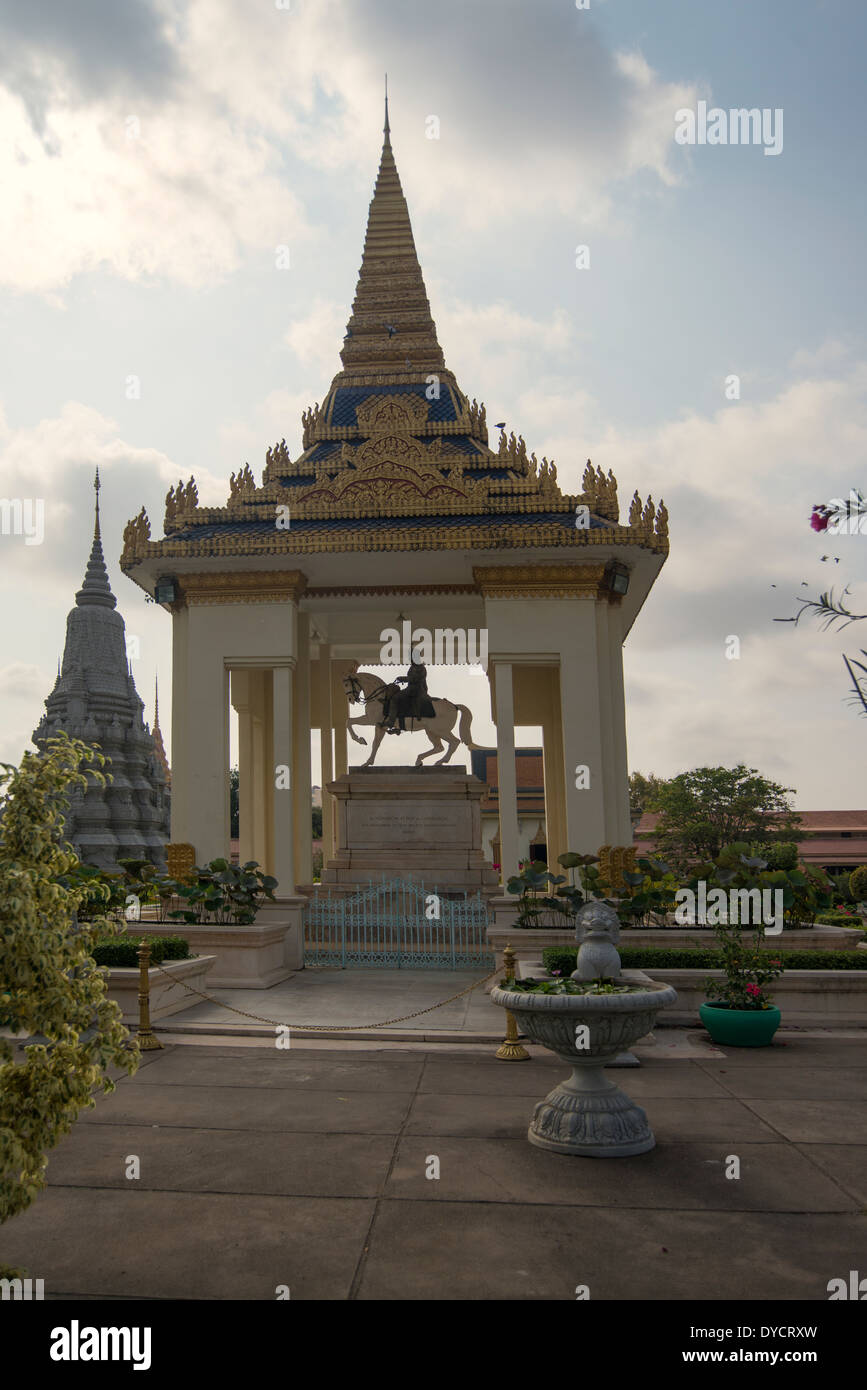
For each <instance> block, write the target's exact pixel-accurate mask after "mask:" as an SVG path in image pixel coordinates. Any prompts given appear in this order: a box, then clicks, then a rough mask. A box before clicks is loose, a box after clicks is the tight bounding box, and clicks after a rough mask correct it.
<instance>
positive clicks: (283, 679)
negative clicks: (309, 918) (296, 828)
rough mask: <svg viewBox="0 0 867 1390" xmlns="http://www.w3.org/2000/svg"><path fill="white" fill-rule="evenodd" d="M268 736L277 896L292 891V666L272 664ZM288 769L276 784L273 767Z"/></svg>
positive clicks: (293, 876) (293, 781)
mask: <svg viewBox="0 0 867 1390" xmlns="http://www.w3.org/2000/svg"><path fill="white" fill-rule="evenodd" d="M271 678H272V708H273V716H272V725H271V727H272V738H273V762H272V765H271V768H270V775H271V795H272V798H273V799H272V806H273V814H272V825H273V835H274V840H273V845H274V852H273V859H272V861H271V862H272V868H271V873H272V874H274V876H275V878H276V879H277V884H278V887H277V890H276V891H277V892H278V894H279V895H280V897H281V898H285V897H290V896H291V895H292V894H293V893H294V892H295V854H294V848H295V847H294V843H293V837H292V800H293V795H294V792H293V788H294V785H295V778H296V775H297V769H296V768H295V767H294V766H293V761H294V760H293V748H292V742H293V738H292V734H293V729H292V668H291V667H290V666H288V665H286V666H275V667H274V669H273V671H272V673H271ZM278 768H281V769H282V768H288V769H289V783H290V785H289V786H288V787H286V786H278V781H280V782H283V781H285V777H282V776H281V777H280V778H278V776H277V769H278Z"/></svg>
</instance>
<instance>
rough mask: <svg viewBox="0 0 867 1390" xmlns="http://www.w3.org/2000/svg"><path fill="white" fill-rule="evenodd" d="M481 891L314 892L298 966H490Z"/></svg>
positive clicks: (397, 884) (396, 884) (376, 887)
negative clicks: (448, 893) (449, 893)
mask: <svg viewBox="0 0 867 1390" xmlns="http://www.w3.org/2000/svg"><path fill="white" fill-rule="evenodd" d="M487 927H488V908H487V904H486V902H485V900H484V899H483V898H482V896H481V894H480V893H476V894H474V895H470V894H461V896H460V897H448V896H446V893H445V892H442V893H441V892H439V891H438V890H437V889H436V888H429V887H427V886H426V885H425V884H421V883H414V882H406V881H404V880H402V879H392V880H390V881H389V882H382V883H373V882H371V883H370V884H368V886H367V888H364V889H362V890H361V891H359V892H356V893H351V894H347V893H334V892H332V891H328V890H322V889H317V890H316V892H315V893H314V894H313V896H312V897H311V898H310V901H309V903H308V906H307V908H306V909H305V913H304V964H305V965H332V966H343V967H344V968H345V967H346V966H356V967H357V966H368V967H377V968H379V969H380V970H388V969H391V970H462V969H466V968H467V967H470V966H479V965H486V966H488V967H492V966H493V964H494V955H493V951H492V950H491V948H490V947H489V945H488V940H487Z"/></svg>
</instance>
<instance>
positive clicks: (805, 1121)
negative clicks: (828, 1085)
mask: <svg viewBox="0 0 867 1390" xmlns="http://www.w3.org/2000/svg"><path fill="white" fill-rule="evenodd" d="M745 1104H747V1105H748V1106H749V1107H750V1109H751V1110H752V1111H753V1112H754V1113H755V1114H756V1115H758V1116H759V1117H760V1118H761V1119H763V1120H765V1121H766V1122H767V1124H769V1125H772V1126H773V1127H774V1129H775V1130H776V1131H777V1132H778V1133H779V1134H781V1135H782V1136H783V1137H784V1138H786V1139H790V1140H792V1142H793V1143H796V1144H820V1143H821V1142H822V1140H823V1139H827V1138H828V1137H829V1135H833V1136H834V1137H835V1138H839V1137H844V1138H845V1139H846V1142H847V1143H849V1144H867V1105H864V1103H863V1101H862V1103H861V1104H860V1105H851V1104H850V1103H849V1102H848V1101H845V1100H788V1099H778V1100H748V1101H746V1102H745Z"/></svg>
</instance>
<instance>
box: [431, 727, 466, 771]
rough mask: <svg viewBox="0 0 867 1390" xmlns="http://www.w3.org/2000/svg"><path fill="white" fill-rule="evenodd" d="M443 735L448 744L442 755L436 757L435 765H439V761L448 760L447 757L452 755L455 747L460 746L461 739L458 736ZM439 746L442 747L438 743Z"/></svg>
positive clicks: (444, 761) (445, 761)
mask: <svg viewBox="0 0 867 1390" xmlns="http://www.w3.org/2000/svg"><path fill="white" fill-rule="evenodd" d="M445 737H446V740H447V742H448V745H449V746H448V748H447V749H446V751H445V753H444V754H443V756H442V757H441V758H438V759H437V763H436V766H437V767H439V765H440V763H447V762H448V760H449V758H450V757H451V756H452V754H453V753H454V751H455V749H456V748H460V746H461V741H460V739H459V738H455V737H454V736H453V735H452V734H446V735H445ZM440 746H441V747H442V745H440Z"/></svg>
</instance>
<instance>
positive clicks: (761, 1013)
mask: <svg viewBox="0 0 867 1390" xmlns="http://www.w3.org/2000/svg"><path fill="white" fill-rule="evenodd" d="M698 1013H699V1017H700V1019H701V1021H702V1023H703V1024H704V1026H705V1028H706V1029H707V1031H708V1032H709V1033H710V1035H711V1037H712V1038H713V1040H714V1042H717V1043H724V1044H726V1045H727V1046H729V1047H770V1045H771V1042H772V1041H773V1037H774V1034H775V1033H776V1031H777V1029H778V1028H779V1026H780V1018H781V1014H780V1011H779V1009H778V1008H777V1007H776V1006H775V1005H773V1004H772V1005H771V1007H770V1008H769V1009H733V1008H732V1007H731V1005H730V1004H721V1003H713V1004H710V1003H707V1004H702V1005H701V1007H700V1009H699V1011H698Z"/></svg>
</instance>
